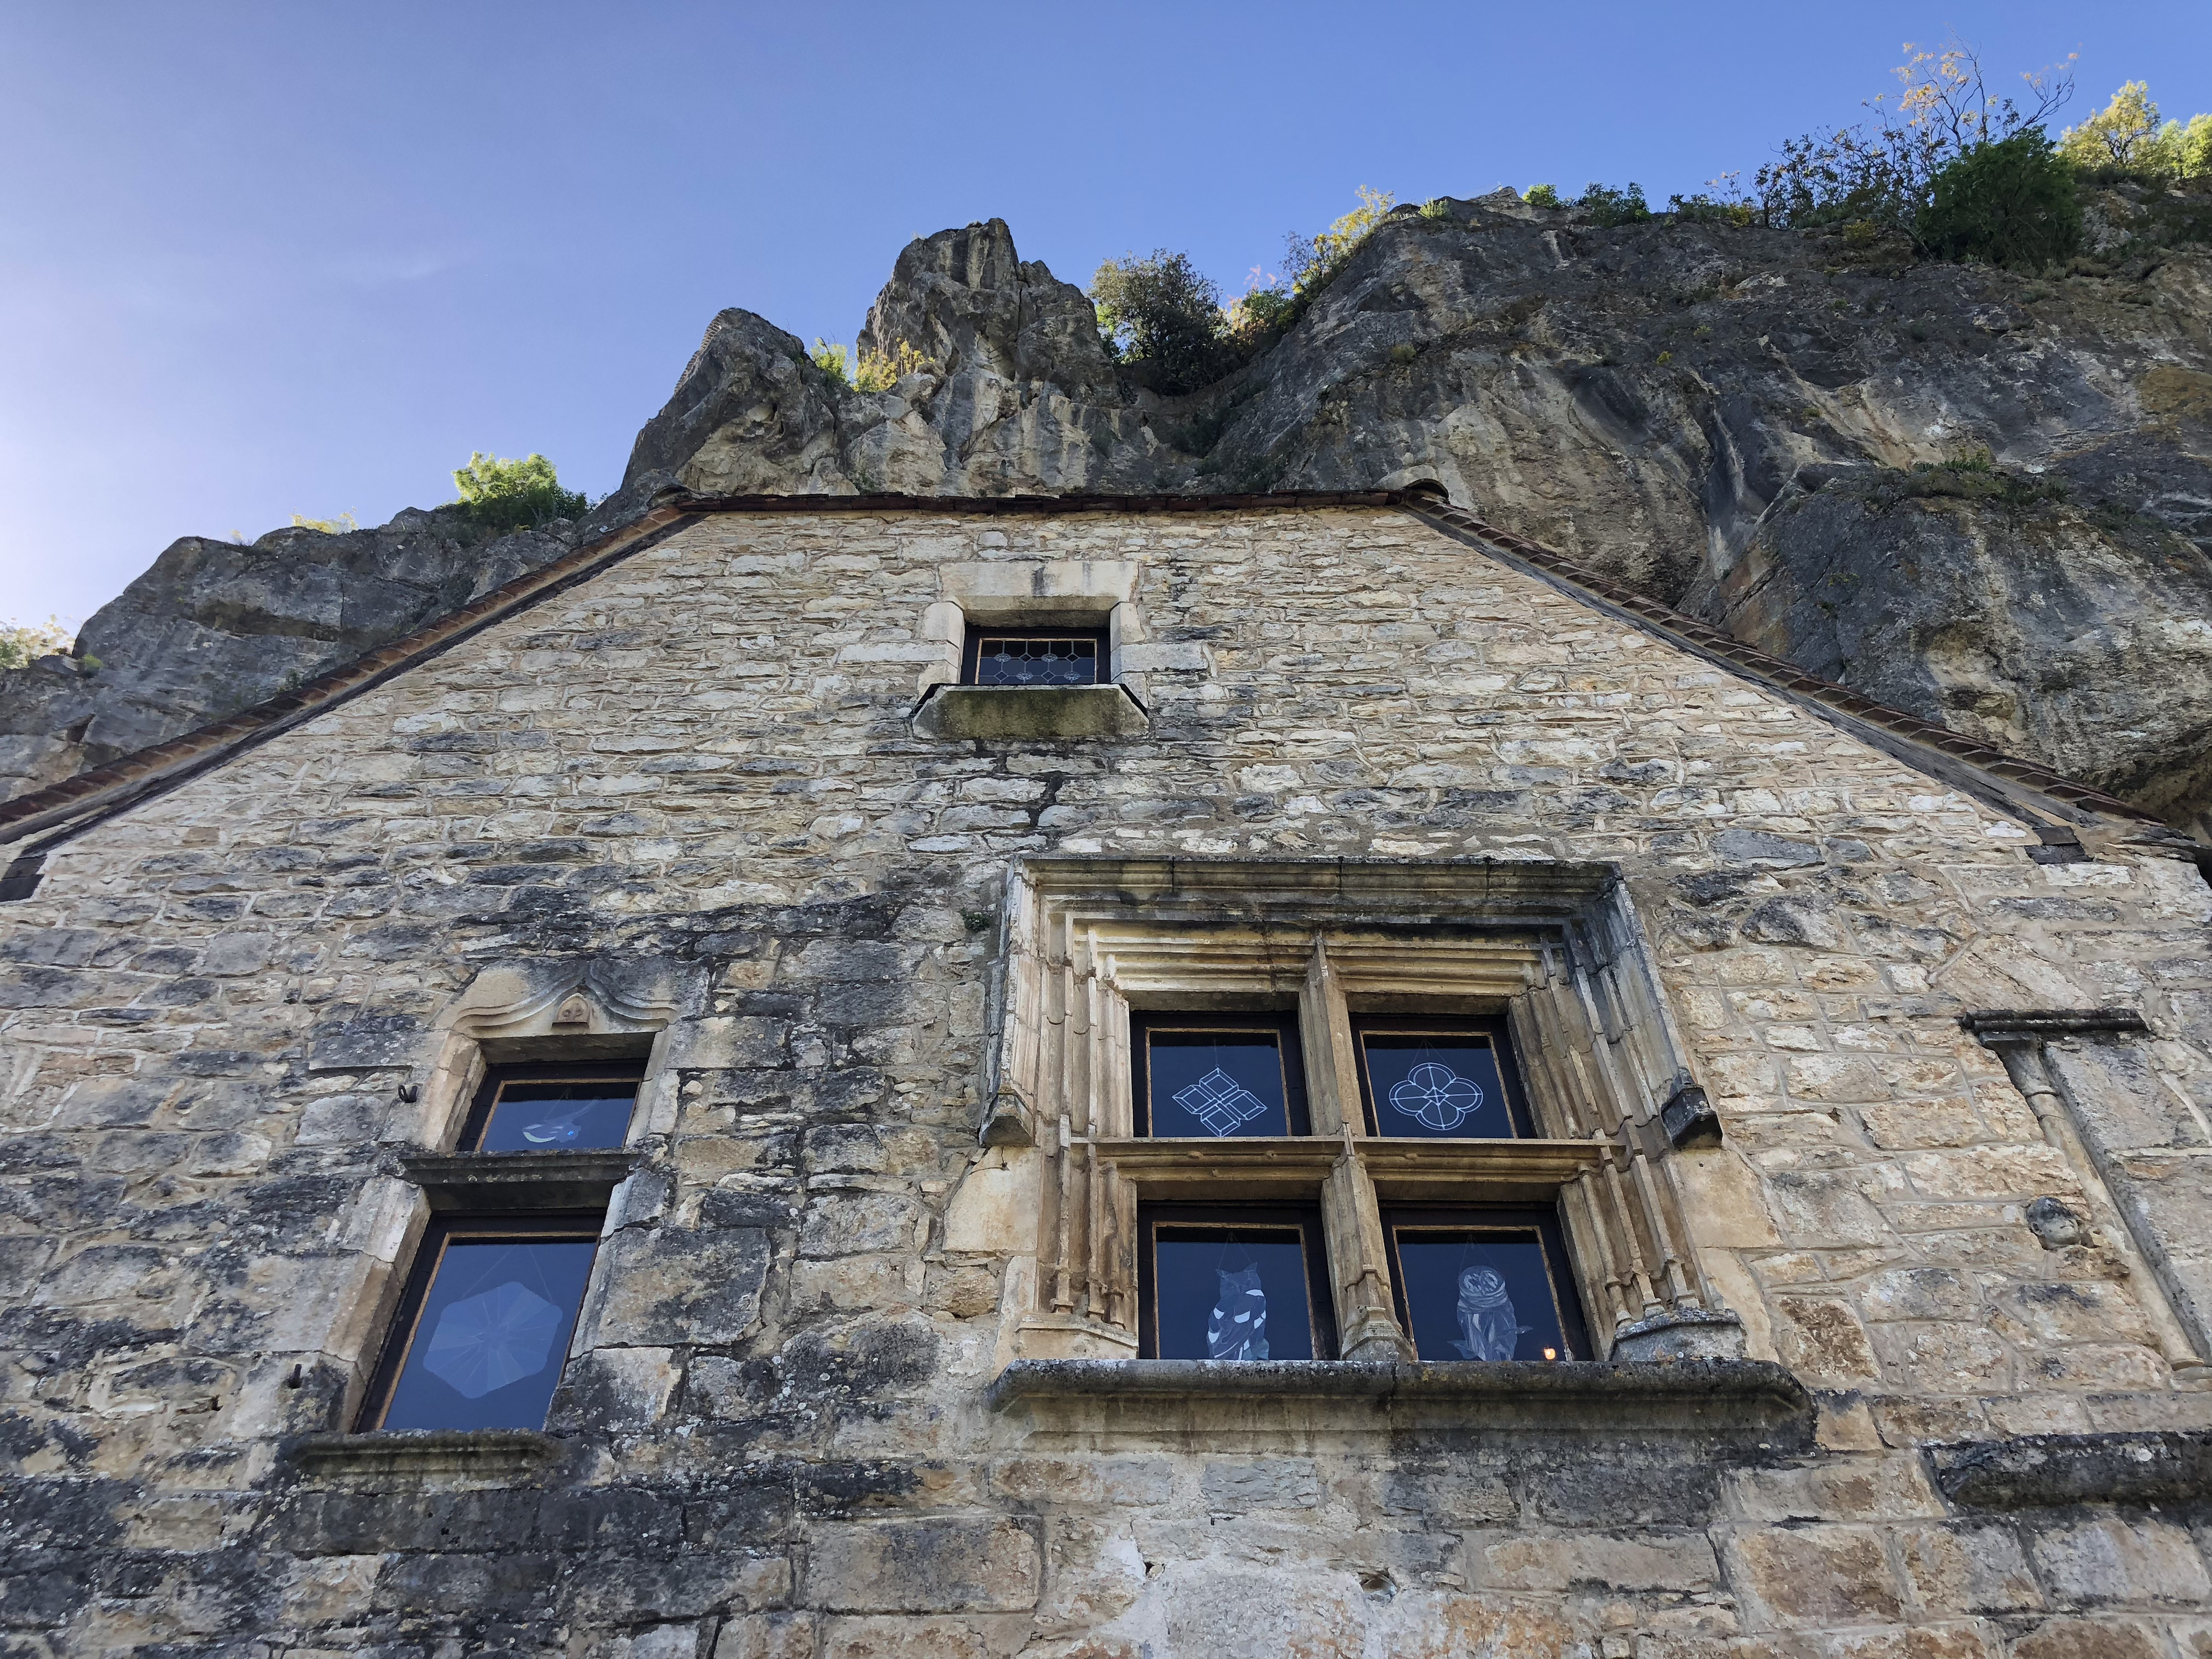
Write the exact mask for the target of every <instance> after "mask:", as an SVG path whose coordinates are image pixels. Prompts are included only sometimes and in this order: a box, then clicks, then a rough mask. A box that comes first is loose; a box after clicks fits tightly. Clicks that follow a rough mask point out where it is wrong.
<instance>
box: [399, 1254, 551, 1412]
mask: <svg viewBox="0 0 2212 1659" xmlns="http://www.w3.org/2000/svg"><path fill="white" fill-rule="evenodd" d="M560 1329H561V1310H559V1309H558V1308H556V1307H555V1306H554V1305H553V1304H551V1303H550V1302H548V1301H547V1300H546V1299H545V1298H544V1297H542V1296H538V1295H537V1294H535V1293H534V1292H532V1291H528V1290H526V1289H524V1288H523V1287H522V1286H521V1285H518V1284H516V1283H515V1282H514V1280H513V1279H509V1280H507V1283H506V1284H504V1285H499V1286H498V1287H496V1288H495V1289H493V1290H489V1291H484V1292H483V1294H482V1295H481V1296H469V1297H462V1298H461V1299H460V1300H459V1302H456V1303H454V1304H453V1306H452V1307H450V1308H448V1309H447V1310H446V1311H445V1312H444V1313H442V1314H441V1315H439V1316H438V1328H437V1329H436V1330H435V1331H433V1332H432V1333H431V1334H430V1348H429V1352H428V1353H426V1354H425V1355H424V1356H423V1358H422V1369H423V1370H427V1371H428V1372H429V1373H430V1374H431V1375H432V1376H436V1377H439V1378H441V1379H442V1380H444V1381H445V1382H447V1383H451V1384H452V1385H453V1387H454V1388H455V1389H458V1390H459V1391H460V1393H461V1394H463V1395H465V1396H466V1397H467V1398H469V1399H471V1400H481V1399H482V1398H483V1396H484V1395H488V1394H489V1393H490V1392H491V1391H492V1390H493V1389H503V1388H505V1387H506V1386H507V1384H508V1383H513V1382H514V1381H516V1380H517V1379H519V1378H521V1377H525V1376H536V1375H537V1374H538V1372H539V1371H542V1370H544V1369H545V1357H546V1355H547V1354H548V1353H549V1352H550V1351H551V1349H552V1346H553V1339H554V1337H555V1336H556V1334H558V1333H559V1331H560Z"/></svg>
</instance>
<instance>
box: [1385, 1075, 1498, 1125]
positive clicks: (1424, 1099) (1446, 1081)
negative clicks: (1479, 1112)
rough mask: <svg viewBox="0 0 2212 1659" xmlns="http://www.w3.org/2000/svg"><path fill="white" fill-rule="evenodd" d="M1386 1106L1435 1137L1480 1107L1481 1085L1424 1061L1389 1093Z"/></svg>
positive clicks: (1462, 1121)
mask: <svg viewBox="0 0 2212 1659" xmlns="http://www.w3.org/2000/svg"><path fill="white" fill-rule="evenodd" d="M1390 1103H1391V1104H1392V1105H1393V1106H1395V1107H1396V1108H1397V1109H1399V1110H1400V1111H1401V1112H1403V1113H1405V1114H1406V1115H1407V1116H1408V1117H1412V1118H1418V1119H1419V1121H1421V1123H1422V1124H1423V1125H1424V1126H1425V1127H1428V1128H1431V1129H1433V1130H1435V1131H1436V1132H1437V1133H1438V1134H1447V1133H1450V1132H1451V1131H1452V1130H1454V1129H1456V1128H1458V1127H1459V1126H1460V1125H1461V1124H1462V1123H1464V1122H1466V1121H1467V1120H1468V1118H1469V1117H1470V1116H1472V1115H1474V1111H1475V1109H1476V1108H1477V1107H1479V1106H1480V1105H1481V1104H1482V1085H1480V1084H1479V1083H1476V1082H1474V1081H1473V1080H1472V1079H1468V1078H1463V1077H1462V1076H1461V1075H1460V1074H1459V1073H1457V1072H1455V1071H1454V1070H1452V1068H1451V1067H1450V1066H1439V1065H1437V1063H1436V1062H1435V1061H1434V1060H1424V1061H1423V1062H1422V1063H1421V1064H1420V1065H1419V1066H1415V1067H1413V1070H1412V1071H1410V1072H1408V1073H1406V1077H1405V1080H1404V1081H1403V1082H1401V1083H1399V1084H1397V1085H1395V1086H1394V1087H1393V1088H1392V1089H1391V1091H1390Z"/></svg>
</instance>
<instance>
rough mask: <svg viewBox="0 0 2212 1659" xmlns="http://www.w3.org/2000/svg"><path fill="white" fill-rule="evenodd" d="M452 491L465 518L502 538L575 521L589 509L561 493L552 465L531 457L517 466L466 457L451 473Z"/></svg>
mask: <svg viewBox="0 0 2212 1659" xmlns="http://www.w3.org/2000/svg"><path fill="white" fill-rule="evenodd" d="M453 487H454V488H455V489H458V490H459V491H460V492H461V493H460V498H459V499H460V503H461V505H462V506H463V507H465V508H466V509H467V510H468V515H469V517H470V518H471V519H473V520H475V521H476V522H477V523H478V524H480V525H482V526H483V527H484V528H485V529H487V530H491V531H495V532H501V533H502V534H503V533H505V532H507V531H510V530H523V529H527V528H528V527H530V526H533V525H541V524H550V523H551V522H552V521H553V520H556V519H573V518H576V517H578V516H579V515H580V514H581V513H583V512H584V511H585V510H586V508H588V507H590V506H591V504H592V501H591V497H590V496H588V495H584V494H582V493H581V492H580V491H578V490H574V489H562V488H561V479H560V477H559V475H558V474H557V473H556V472H555V471H554V470H553V463H552V462H550V461H549V460H547V459H545V458H544V456H543V455H540V454H538V453H534V452H533V453H531V454H528V455H526V456H524V457H523V458H522V459H520V460H519V461H507V460H501V459H499V457H497V456H495V455H485V454H482V453H472V454H471V455H470V457H469V464H468V465H466V466H464V467H457V468H455V469H454V471H453Z"/></svg>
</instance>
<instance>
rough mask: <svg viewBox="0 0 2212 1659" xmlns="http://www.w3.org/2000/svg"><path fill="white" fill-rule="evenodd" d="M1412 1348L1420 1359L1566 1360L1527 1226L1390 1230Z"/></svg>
mask: <svg viewBox="0 0 2212 1659" xmlns="http://www.w3.org/2000/svg"><path fill="white" fill-rule="evenodd" d="M1395 1231H1396V1235H1397V1245H1398V1266H1399V1271H1400V1272H1401V1273H1403V1274H1404V1276H1405V1291H1406V1308H1407V1312H1408V1314H1409V1315H1410V1316H1412V1321H1413V1347H1414V1350H1415V1352H1418V1353H1419V1356H1420V1358H1421V1361H1422V1363H1423V1364H1431V1365H1432V1364H1437V1363H1439V1362H1456V1361H1459V1360H1463V1359H1571V1358H1575V1357H1576V1356H1575V1355H1573V1354H1572V1353H1571V1352H1568V1349H1567V1343H1566V1339H1565V1336H1564V1335H1563V1334H1561V1332H1560V1329H1559V1304H1558V1302H1557V1300H1556V1299H1555V1297H1554V1294H1553V1285H1552V1274H1551V1269H1550V1267H1549V1266H1548V1264H1547V1262H1546V1261H1545V1257H1544V1247H1543V1245H1542V1243H1540V1242H1539V1241H1538V1239H1537V1237H1536V1236H1535V1235H1534V1233H1524V1234H1519V1235H1516V1234H1512V1233H1473V1232H1462V1233H1454V1232H1450V1231H1437V1230H1433V1229H1417V1228H1410V1227H1409V1228H1401V1229H1397V1230H1395Z"/></svg>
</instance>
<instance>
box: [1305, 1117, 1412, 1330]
mask: <svg viewBox="0 0 2212 1659" xmlns="http://www.w3.org/2000/svg"><path fill="white" fill-rule="evenodd" d="M1321 1200H1322V1232H1323V1233H1324V1235H1326V1237H1327V1240H1328V1260H1329V1268H1330V1272H1329V1282H1330V1284H1331V1285H1333V1286H1334V1290H1335V1292H1336V1328H1337V1349H1338V1357H1339V1358H1343V1359H1355V1360H1367V1361H1385V1360H1401V1361H1410V1360H1412V1359H1413V1357H1414V1356H1413V1344H1412V1343H1411V1342H1410V1341H1408V1340H1407V1337H1406V1334H1405V1332H1404V1331H1403V1330H1401V1329H1400V1328H1399V1325H1398V1315H1397V1310H1395V1308H1394V1307H1393V1306H1392V1305H1391V1299H1390V1269H1389V1255H1388V1253H1387V1249H1386V1246H1385V1244H1384V1242H1383V1212H1382V1206H1381V1204H1380V1203H1379V1201H1378V1200H1376V1196H1375V1183H1374V1182H1373V1181H1371V1180H1370V1179H1369V1178H1368V1175H1367V1171H1366V1170H1365V1169H1364V1168H1363V1167H1362V1166H1361V1164H1360V1162H1359V1158H1358V1154H1357V1153H1356V1152H1355V1151H1354V1150H1353V1147H1352V1138H1351V1137H1350V1136H1349V1135H1346V1136H1345V1137H1344V1155H1343V1156H1342V1157H1341V1158H1338V1159H1337V1161H1336V1167H1335V1168H1334V1169H1333V1170H1330V1171H1329V1174H1328V1179H1327V1180H1326V1181H1324V1182H1322V1188H1321Z"/></svg>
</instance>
